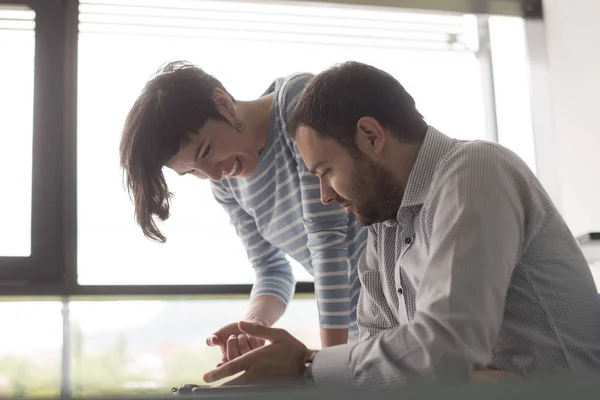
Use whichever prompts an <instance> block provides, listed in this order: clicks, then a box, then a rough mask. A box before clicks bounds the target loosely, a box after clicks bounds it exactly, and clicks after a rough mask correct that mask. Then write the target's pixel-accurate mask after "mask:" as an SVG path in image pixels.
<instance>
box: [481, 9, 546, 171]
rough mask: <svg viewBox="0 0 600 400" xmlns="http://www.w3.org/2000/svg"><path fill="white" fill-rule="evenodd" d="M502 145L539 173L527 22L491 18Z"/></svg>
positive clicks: (517, 18) (499, 134)
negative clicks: (531, 93)
mask: <svg viewBox="0 0 600 400" xmlns="http://www.w3.org/2000/svg"><path fill="white" fill-rule="evenodd" d="M489 24H490V25H489V27H490V42H491V53H492V57H493V67H494V68H493V73H494V87H495V100H496V115H497V121H498V141H499V142H500V144H502V145H503V146H506V147H508V148H509V149H511V150H512V151H514V152H515V153H516V154H517V155H519V157H521V158H522V159H523V160H524V161H525V162H526V163H527V165H528V166H529V168H531V170H532V171H533V172H535V171H536V166H535V149H534V141H533V128H532V125H531V106H530V104H531V102H530V97H529V78H528V73H529V69H528V61H527V51H526V48H525V26H524V20H523V19H522V18H519V17H498V16H495V17H490V19H489Z"/></svg>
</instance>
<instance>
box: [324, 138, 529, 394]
mask: <svg viewBox="0 0 600 400" xmlns="http://www.w3.org/2000/svg"><path fill="white" fill-rule="evenodd" d="M514 162H515V161H514V160H508V159H507V156H506V154H504V153H500V152H499V151H498V150H495V148H494V147H492V146H491V145H489V144H482V143H473V144H469V145H466V146H464V150H459V151H455V152H454V153H452V154H451V155H450V156H448V160H446V162H444V163H443V165H441V166H439V168H438V169H439V170H441V171H443V172H442V174H441V175H442V176H440V179H437V180H435V182H434V183H433V184H432V185H431V190H432V191H433V192H432V193H430V196H429V200H430V201H431V202H430V204H427V202H426V204H425V205H424V208H425V209H426V211H424V215H422V217H423V218H422V219H421V221H425V222H424V223H425V224H426V226H427V228H425V229H426V232H425V234H426V236H429V239H430V241H429V251H428V262H427V263H426V264H425V265H423V267H424V268H425V269H426V270H425V271H424V275H423V277H422V281H421V282H420V285H419V287H418V290H417V299H416V313H415V317H414V320H413V321H411V323H409V324H405V325H401V326H396V327H394V328H392V329H388V330H386V331H384V332H381V333H379V334H378V335H377V336H375V337H373V338H371V339H368V340H366V341H364V342H360V343H358V344H356V345H354V346H350V345H345V346H340V347H339V348H334V349H333V350H332V351H329V349H324V350H322V351H320V352H319V353H317V355H316V357H315V360H314V364H313V374H314V378H315V381H316V382H317V383H318V384H336V383H339V384H349V383H351V384H354V385H360V386H367V385H369V386H370V385H376V386H379V387H381V386H395V385H401V384H404V383H405V382H407V381H410V380H424V381H440V380H459V381H467V380H468V379H469V377H470V374H471V372H472V371H473V369H479V368H484V367H485V366H486V365H488V363H489V361H490V359H491V355H492V346H493V345H494V343H495V341H496V339H497V337H498V334H499V330H500V326H501V324H502V319H503V313H504V304H505V298H506V293H507V290H508V286H509V282H510V279H511V275H512V272H513V270H514V268H515V265H516V262H517V259H518V254H519V252H520V246H521V241H522V240H523V236H524V235H523V232H524V218H525V206H524V204H526V202H525V201H524V200H523V198H524V196H523V195H522V194H521V193H520V191H519V188H520V187H524V186H522V185H523V182H524V181H525V180H526V179H525V178H523V176H522V175H521V174H520V172H518V171H517V169H516V168H515V167H514ZM429 200H428V201H429ZM527 217H528V218H530V217H532V216H531V215H528V216H527Z"/></svg>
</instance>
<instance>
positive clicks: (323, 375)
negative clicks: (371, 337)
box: [312, 343, 354, 388]
mask: <svg viewBox="0 0 600 400" xmlns="http://www.w3.org/2000/svg"><path fill="white" fill-rule="evenodd" d="M353 347H354V344H352V343H350V344H343V345H340V346H332V347H327V348H325V349H322V350H319V351H318V352H317V354H315V358H314V360H313V363H312V375H313V380H314V382H315V385H316V386H318V387H327V388H330V387H332V386H350V385H351V384H352V374H351V373H350V368H349V366H350V352H351V351H352V348H353Z"/></svg>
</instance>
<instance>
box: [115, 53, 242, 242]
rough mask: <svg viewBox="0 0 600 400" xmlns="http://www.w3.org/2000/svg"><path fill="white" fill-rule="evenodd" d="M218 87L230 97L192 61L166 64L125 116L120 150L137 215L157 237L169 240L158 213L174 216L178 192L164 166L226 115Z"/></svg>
mask: <svg viewBox="0 0 600 400" xmlns="http://www.w3.org/2000/svg"><path fill="white" fill-rule="evenodd" d="M216 88H220V89H221V90H223V91H224V92H225V93H227V94H228V95H229V93H228V92H227V91H226V90H225V88H224V87H223V85H222V84H221V82H219V80H217V79H216V78H215V77H213V76H211V75H209V74H207V73H206V72H204V71H203V70H202V69H200V68H198V67H197V66H195V65H193V64H191V63H188V62H185V61H176V62H171V63H168V64H165V65H164V66H162V67H161V68H160V69H159V70H158V71H157V73H156V74H155V75H154V76H153V77H152V78H151V79H150V80H149V81H148V82H147V83H146V85H145V87H144V89H143V90H142V93H141V94H140V96H139V97H138V98H137V100H136V101H135V103H134V104H133V107H132V108H131V110H130V111H129V113H128V115H127V118H126V119H125V125H124V128H123V133H122V136H121V144H120V148H119V150H120V158H121V168H123V174H124V181H125V186H126V188H127V191H128V192H129V195H130V196H131V199H132V201H133V203H134V205H135V219H136V221H137V223H138V224H139V225H140V226H141V228H142V231H143V232H144V235H145V236H146V237H148V238H150V239H152V240H156V241H159V242H165V241H166V238H165V237H164V236H163V235H162V233H161V232H160V230H159V229H158V227H157V226H156V222H155V220H154V217H155V216H156V217H158V218H160V219H161V220H162V221H164V220H166V219H168V218H169V214H170V213H169V206H170V200H171V196H172V194H171V193H170V192H169V189H168V187H167V183H166V180H165V177H164V175H163V172H162V169H163V167H164V166H165V164H166V163H167V161H168V160H169V159H170V158H171V157H173V156H174V155H175V154H176V153H177V152H178V151H179V150H180V149H181V147H182V146H184V145H185V144H187V143H189V142H190V138H191V136H190V135H192V134H194V133H195V132H196V131H197V130H198V129H200V128H202V127H203V126H204V124H205V123H206V121H208V120H209V119H221V118H223V116H222V115H221V114H220V113H219V111H218V110H217V107H216V105H215V103H214V101H213V92H214V90H215V89H216ZM230 96H231V95H230ZM232 99H233V97H232Z"/></svg>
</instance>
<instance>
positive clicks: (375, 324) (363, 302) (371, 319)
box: [356, 227, 398, 341]
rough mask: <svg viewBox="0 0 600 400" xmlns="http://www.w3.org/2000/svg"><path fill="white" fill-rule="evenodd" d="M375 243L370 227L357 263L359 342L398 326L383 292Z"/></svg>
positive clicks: (375, 235) (372, 230) (374, 233)
mask: <svg viewBox="0 0 600 400" xmlns="http://www.w3.org/2000/svg"><path fill="white" fill-rule="evenodd" d="M376 242H377V234H376V232H375V230H374V229H373V228H372V227H369V235H368V237H367V247H366V248H365V251H364V252H363V254H362V256H361V257H360V260H359V262H358V274H359V278H360V282H361V284H362V287H361V291H360V296H359V301H358V313H357V315H358V317H357V320H356V322H357V324H358V327H359V340H360V341H363V340H367V339H370V338H372V337H374V336H376V335H378V334H379V333H380V332H382V331H384V330H386V329H392V328H394V327H395V326H397V325H398V318H396V315H395V313H394V311H393V310H392V309H391V308H390V306H389V304H388V302H387V300H386V299H385V294H384V292H383V286H382V284H381V272H380V271H379V262H378V260H377V252H376Z"/></svg>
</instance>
